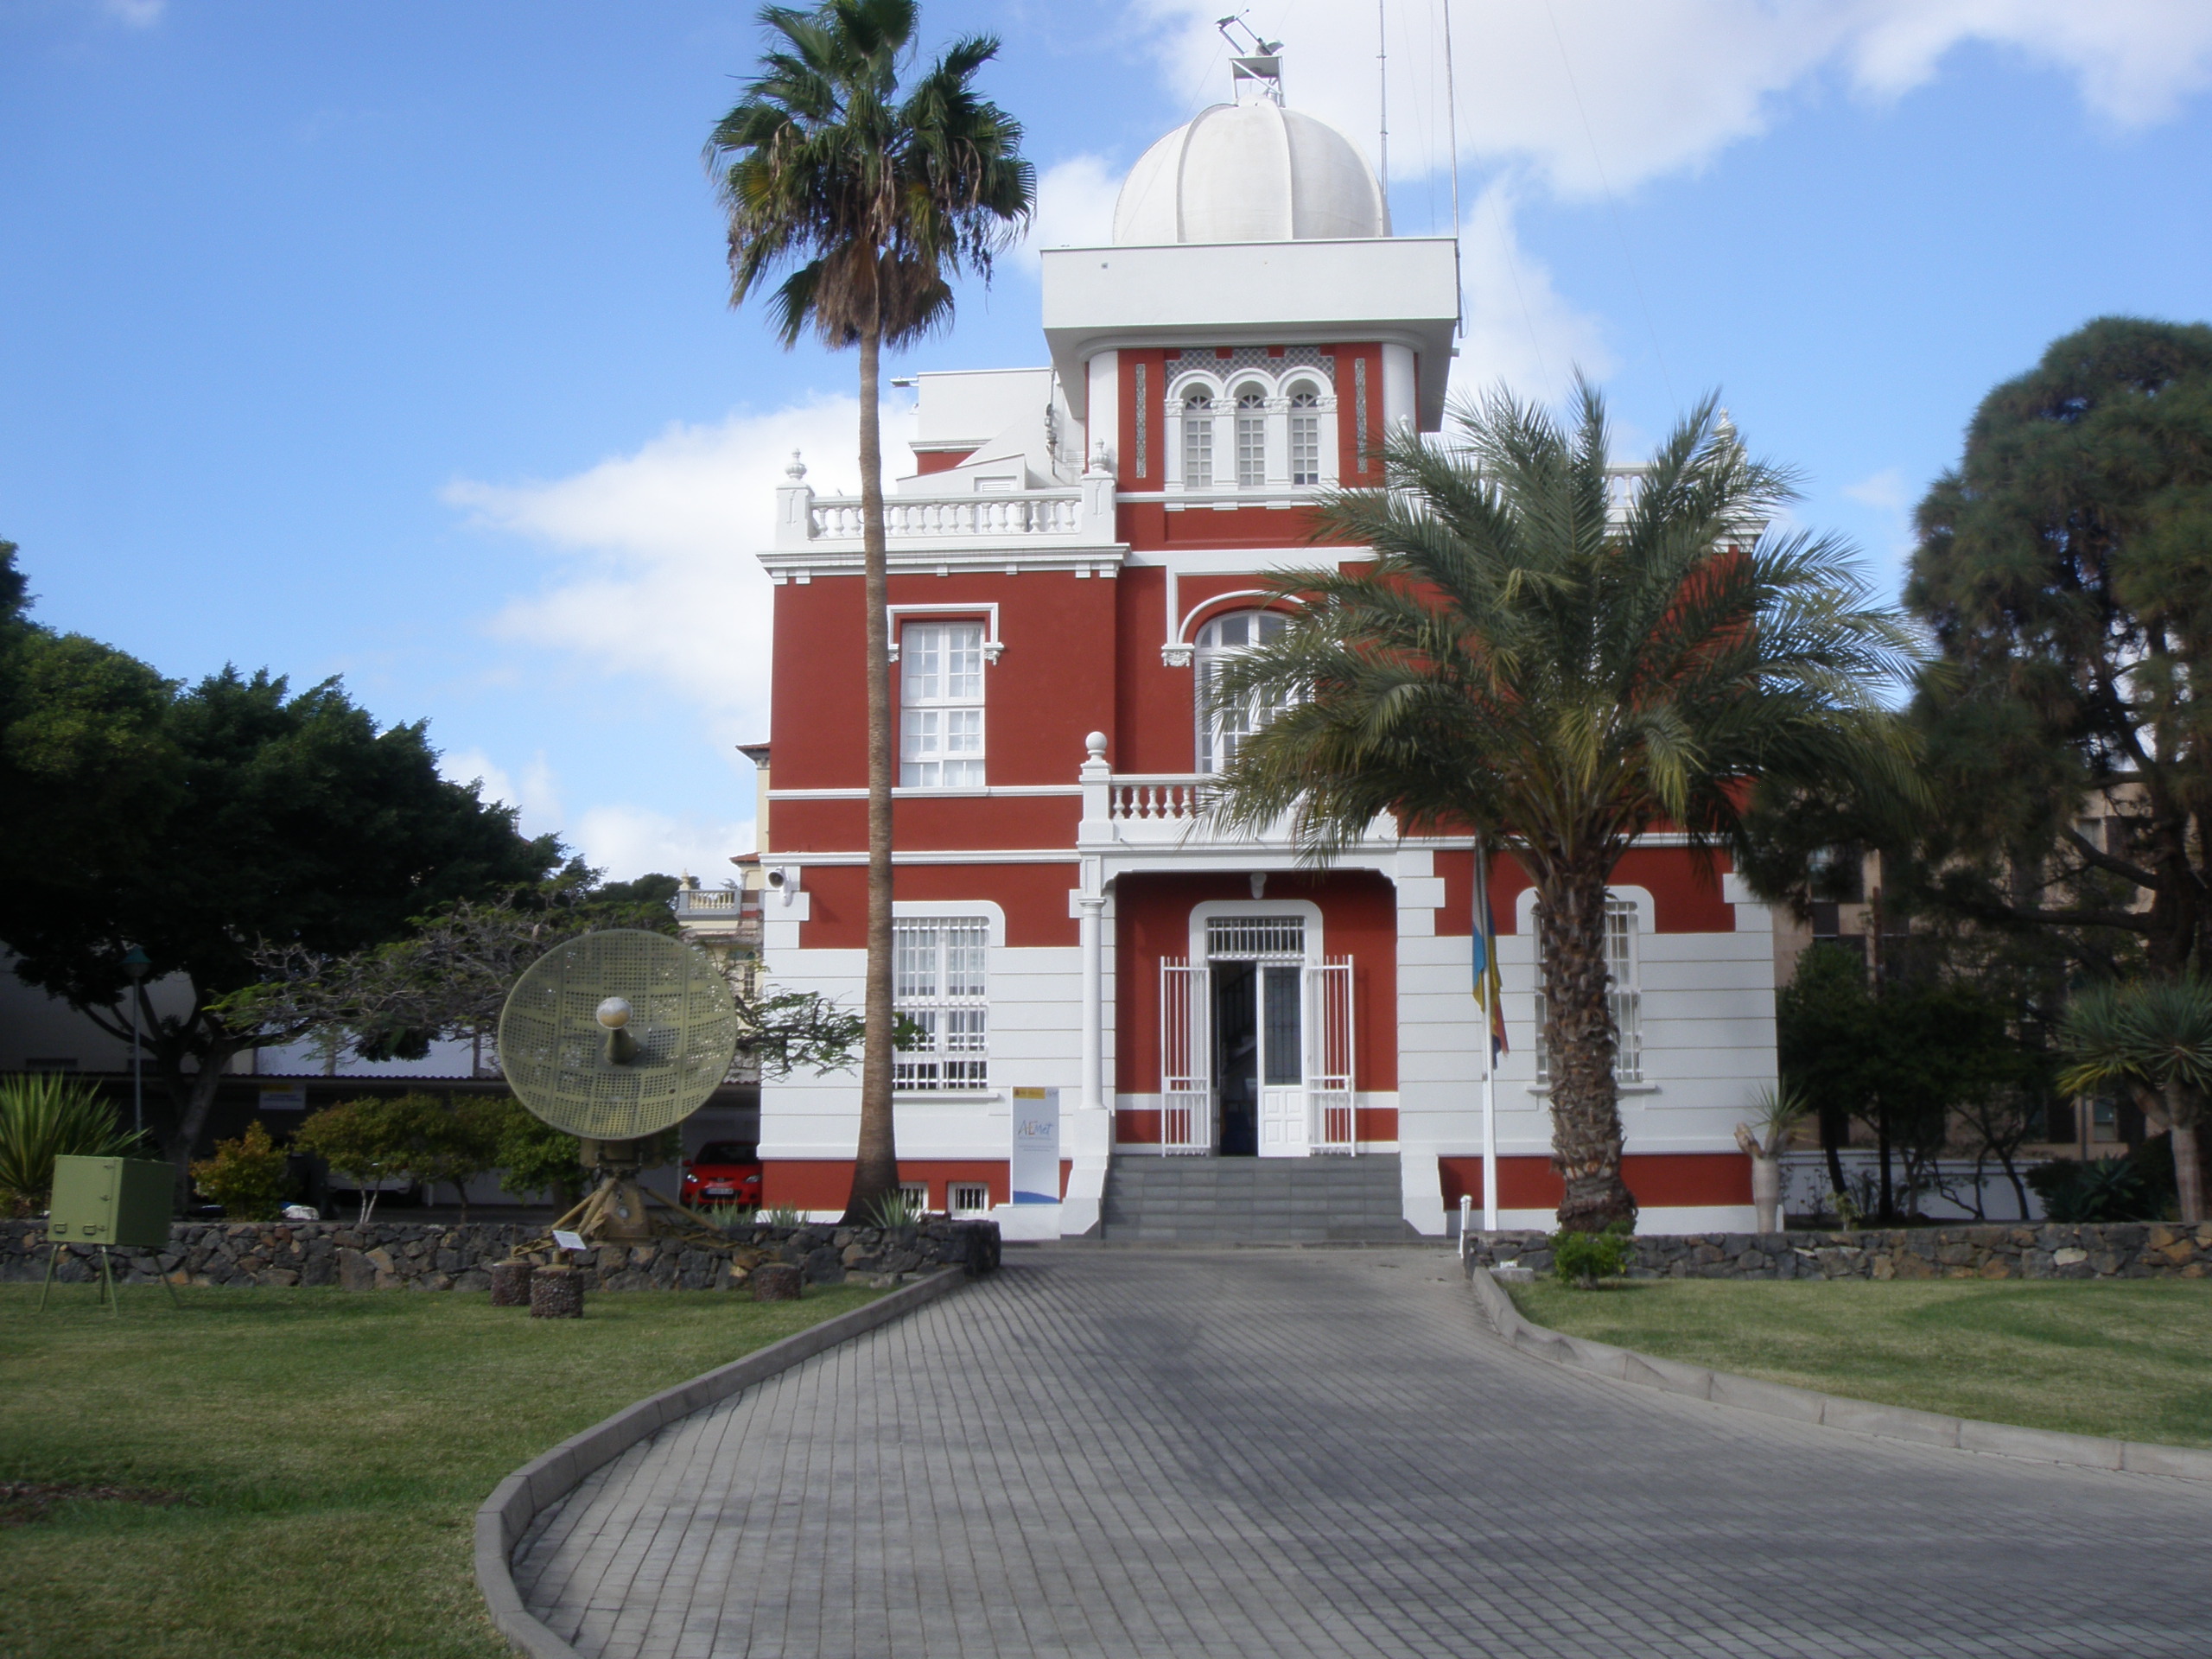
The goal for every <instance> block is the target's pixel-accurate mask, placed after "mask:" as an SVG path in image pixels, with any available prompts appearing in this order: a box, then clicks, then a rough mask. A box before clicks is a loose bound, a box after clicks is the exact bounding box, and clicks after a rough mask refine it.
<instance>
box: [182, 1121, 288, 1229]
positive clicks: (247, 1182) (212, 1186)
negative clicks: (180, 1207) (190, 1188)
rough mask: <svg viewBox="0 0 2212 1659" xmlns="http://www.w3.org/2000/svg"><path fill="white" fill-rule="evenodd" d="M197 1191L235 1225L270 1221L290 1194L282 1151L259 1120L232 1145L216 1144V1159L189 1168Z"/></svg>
mask: <svg viewBox="0 0 2212 1659" xmlns="http://www.w3.org/2000/svg"><path fill="white" fill-rule="evenodd" d="M192 1179H194V1181H196V1182H198V1183H199V1184H200V1191H201V1192H205V1193H206V1194H207V1196H208V1197H209V1198H213V1200H214V1201H215V1202H216V1203H217V1204H219V1205H222V1206H223V1213H224V1214H225V1215H226V1216H229V1217H232V1219H234V1220H238V1221H272V1220H274V1219H275V1218H276V1216H277V1211H279V1210H281V1209H283V1205H284V1200H285V1199H286V1198H289V1197H290V1196H291V1194H292V1177H291V1173H290V1172H289V1170H288V1169H287V1168H286V1167H285V1154H284V1149H283V1147H280V1146H278V1145H277V1143H276V1142H275V1141H272V1140H270V1138H269V1131H268V1130H267V1129H265V1128H263V1127H262V1125H261V1122H260V1120H259V1119H258V1118H257V1119H255V1120H254V1122H253V1123H252V1124H251V1126H250V1127H249V1128H247V1129H246V1132H245V1134H244V1135H240V1136H239V1137H238V1139H237V1140H235V1141H217V1142H216V1143H215V1155H214V1156H213V1158H209V1159H206V1160H202V1161H201V1162H200V1163H196V1164H194V1165H193V1166H192Z"/></svg>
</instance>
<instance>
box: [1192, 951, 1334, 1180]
mask: <svg viewBox="0 0 2212 1659" xmlns="http://www.w3.org/2000/svg"><path fill="white" fill-rule="evenodd" d="M1210 968H1211V976H1212V980H1213V1032H1214V1073H1213V1075H1214V1084H1215V1090H1216V1095H1215V1098H1216V1101H1217V1110H1218V1112H1219V1114H1220V1116H1219V1120H1218V1121H1219V1122H1220V1124H1221V1141H1220V1150H1221V1154H1222V1156H1223V1157H1224V1158H1249V1157H1252V1156H1254V1155H1255V1154H1257V1155H1258V1156H1260V1157H1262V1158H1303V1157H1304V1156H1306V1154H1307V1152H1308V1151H1310V1150H1311V1148H1310V1147H1309V1145H1308V1137H1307V1133H1306V1116H1307V1113H1306V1064H1305V1062H1306V1035H1305V1019H1304V1014H1305V1004H1306V997H1305V985H1304V980H1305V969H1303V968H1302V967H1300V965H1299V964H1298V963H1281V962H1216V963H1211V964H1210Z"/></svg>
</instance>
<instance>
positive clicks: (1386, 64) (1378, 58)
mask: <svg viewBox="0 0 2212 1659" xmlns="http://www.w3.org/2000/svg"><path fill="white" fill-rule="evenodd" d="M1375 84H1376V92H1377V94H1378V96H1377V99H1376V102H1377V105H1378V107H1379V108H1380V110H1381V112H1382V113H1381V121H1382V129H1383V143H1382V148H1381V149H1380V150H1379V151H1378V152H1377V154H1376V162H1378V163H1379V165H1378V167H1377V168H1376V171H1377V172H1378V173H1379V174H1380V175H1381V177H1382V183H1383V204H1384V208H1383V210H1384V212H1386V213H1387V212H1388V211H1389V200H1390V42H1389V38H1388V37H1387V36H1386V35H1384V34H1383V0H1375Z"/></svg>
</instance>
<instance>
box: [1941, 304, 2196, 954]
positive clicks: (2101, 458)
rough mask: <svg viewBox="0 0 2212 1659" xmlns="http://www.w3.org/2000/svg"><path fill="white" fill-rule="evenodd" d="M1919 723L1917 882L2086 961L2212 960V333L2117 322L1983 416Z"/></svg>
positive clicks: (1949, 529)
mask: <svg viewBox="0 0 2212 1659" xmlns="http://www.w3.org/2000/svg"><path fill="white" fill-rule="evenodd" d="M1917 524H1918V531H1919V547H1918V550H1917V551H1916V553H1915V554H1914V556H1913V560H1912V569H1911V578H1910V582H1909V584H1908V586H1907V588H1906V593H1905V598H1906V602H1907V604H1908V605H1909V606H1910V608H1911V609H1912V610H1913V611H1914V612H1915V613H1917V614H1918V615H1919V616H1920V617H1921V618H1922V619H1923V620H1925V621H1926V623H1927V624H1928V626H1929V628H1930V629H1931V630H1932V632H1933V633H1934V635H1935V639H1936V645H1937V646H1938V648H1939V650H1940V652H1941V659H1940V662H1939V663H1938V664H1936V667H1935V668H1934V670H1933V671H1931V672H1930V673H1929V675H1928V676H1927V677H1926V679H1925V683H1924V684H1923V690H1922V691H1921V694H1920V696H1919V698H1918V700H1917V701H1916V704H1915V707H1914V711H1913V716H1914V720H1915V721H1916V724H1917V725H1918V726H1919V728H1921V730H1922V731H1923V733H1924V734H1925V735H1926V741H1927V753H1928V758H1929V772H1930V776H1931V783H1932V786H1933V790H1934V793H1935V796H1936V801H1937V803H1938V807H1939V810H1937V811H1936V812H1935V813H1933V814H1930V815H1927V816H1926V817H1923V820H1922V821H1921V822H1920V823H1918V824H1916V825H1915V826H1914V827H1913V828H1914V834H1913V835H1912V836H1911V837H1910V843H1911V844H1910V852H1911V854H1912V856H1911V857H1910V859H1900V860H1899V861H1898V877H1899V882H1900V885H1903V882H1904V878H1906V877H1907V876H1908V875H1910V876H1911V877H1912V878H1913V879H1915V880H1916V881H1917V883H1918V885H1919V887H1921V888H1922V889H1923V893H1924V897H1925V900H1926V902H1928V903H1929V904H1931V905H1934V906H1937V907H1940V908H1942V909H1944V910H1947V911H1948V912H1952V913H1954V914H1956V915H1960V916H1963V917H1966V918H1971V919H1973V920H1974V921H1977V922H1979V923H1980V924H1982V925H1987V926H1991V927H1995V928H2009V929H2020V928H2056V929H2059V930H2063V931H2064V932H2065V933H2066V934H2067V935H2069V938H2070V939H2071V940H2072V941H2073V948H2074V950H2075V954H2076V955H2077V956H2078V957H2080V958H2081V960H2082V962H2083V963H2087V964H2089V965H2092V966H2097V967H2101V969H2102V971H2104V972H2106V973H2107V974H2109V973H2112V972H2113V971H2115V970H2125V969H2126V967H2127V966H2128V958H2129V957H2131V956H2132V955H2133V954H2135V953H2138V952H2139V954H2140V956H2141V957H2142V959H2143V962H2144V964H2145V967H2146V969H2147V970H2148V971H2149V972H2151V973H2152V974H2154V975H2157V976H2163V977H2174V976H2179V975H2181V974H2183V972H2185V971H2187V970H2189V969H2190V968H2191V967H2192V966H2194V965H2196V964H2197V963H2201V962H2202V960H2203V958H2204V956H2205V951H2206V945H2207V944H2208V941H2212V821H2208V817H2207V815H2208V812H2212V744H2208V743H2207V742H2206V741H2205V733H2206V731H2207V729H2208V727H2209V726H2212V702H2207V701H2205V700H2204V699H2202V698H2200V696H2198V688H2200V687H2204V686H2212V556H2209V555H2212V327H2205V326H2204V325H2202V324H2188V325H2183V324H2177V323H2165V322H2154V321H2145V320H2143V319H2139V318H2133V317H2105V318H2101V319H2099V320H2098V321H2094V322H2092V323H2090V324H2088V326H2087V327H2083V328H2082V329H2080V330H2078V331H2076V332H2075V333H2074V334H2069V335H2067V336H2066V337H2065V338H2064V339H2063V340H2057V341H2055V342H2054V343H2053V344H2052V345H2051V346H2050V349H2049V350H2048V351H2046V352H2045V353H2044V357H2043V360H2042V361H2041V362H2040V363H2039V364H2037V366H2036V367H2035V368H2034V369H2032V370H2031V371H2030V372H2028V373H2026V374H2024V375H2022V376H2020V377H2019V378H2017V379H2014V380H2010V381H2007V382H2006V383H2005V385H2000V386H1999V387H1998V388H1997V389H1996V390H1995V391H1992V392H1991V393H1990V394H1989V396H1988V397H1986V398H1985V399H1983V401H1982V404H1981V406H1980V409H1979V410H1976V411H1975V414H1974V421H1973V423H1972V424H1971V425H1970V426H1969V427H1968V428H1967V439H1966V448H1965V453H1964V455H1963V456H1962V457H1961V461H1960V463H1959V465H1958V467H1956V468H1955V469H1954V470H1952V471H1951V472H1949V473H1947V474H1944V476H1943V477H1942V478H1941V479H1940V480H1937V481H1936V485H1935V486H1934V487H1933V488H1932V489H1931V490H1930V491H1929V493H1928V496H1927V499H1925V500H1923V502H1922V503H1921V505H1920V509H1919V513H1918V518H1917Z"/></svg>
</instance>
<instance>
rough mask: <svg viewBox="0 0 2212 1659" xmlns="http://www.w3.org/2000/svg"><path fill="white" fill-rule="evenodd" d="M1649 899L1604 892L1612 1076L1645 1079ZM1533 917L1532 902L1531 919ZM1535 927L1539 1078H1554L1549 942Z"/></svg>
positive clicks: (1627, 1080)
mask: <svg viewBox="0 0 2212 1659" xmlns="http://www.w3.org/2000/svg"><path fill="white" fill-rule="evenodd" d="M1648 910H1649V904H1648V902H1645V901H1643V900H1642V899H1640V896H1639V895H1635V894H1629V893H1618V892H1614V891H1608V892H1607V893H1606V894H1605V980H1606V986H1605V1003H1606V1006H1607V1007H1608V1008H1610V1009H1611V1013H1612V1016H1613V1081H1614V1083H1616V1084H1642V1083H1643V947H1642V945H1641V944H1639V940H1640V939H1641V938H1642V937H1643V932H1644V925H1643V924H1644V916H1645V912H1647V911H1648ZM1533 918H1534V912H1533V906H1532V908H1531V915H1530V919H1531V920H1533ZM1531 932H1532V934H1533V936H1534V938H1535V946H1536V985H1537V990H1536V994H1535V1016H1536V1040H1535V1045H1534V1046H1535V1054H1536V1081H1537V1083H1538V1084H1548V1083H1549V1082H1550V1081H1551V1055H1550V1053H1549V1052H1548V1051H1547V1049H1546V1048H1545V1046H1544V993H1543V989H1542V987H1543V982H1544V942H1543V936H1542V935H1541V934H1540V933H1534V930H1533V928H1532V929H1531Z"/></svg>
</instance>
